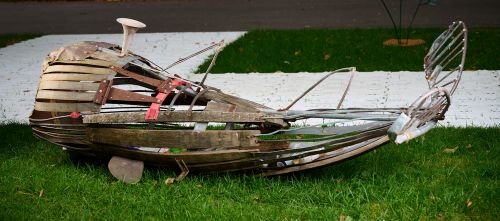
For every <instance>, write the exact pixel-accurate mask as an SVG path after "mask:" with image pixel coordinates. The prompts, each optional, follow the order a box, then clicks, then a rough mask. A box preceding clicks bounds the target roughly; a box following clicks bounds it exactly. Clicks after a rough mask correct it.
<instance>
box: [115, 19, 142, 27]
mask: <svg viewBox="0 0 500 221" xmlns="http://www.w3.org/2000/svg"><path fill="white" fill-rule="evenodd" d="M116 21H117V22H119V23H120V24H122V25H125V26H129V27H134V28H144V27H146V24H144V23H142V22H140V21H137V20H134V19H130V18H117V19H116Z"/></svg>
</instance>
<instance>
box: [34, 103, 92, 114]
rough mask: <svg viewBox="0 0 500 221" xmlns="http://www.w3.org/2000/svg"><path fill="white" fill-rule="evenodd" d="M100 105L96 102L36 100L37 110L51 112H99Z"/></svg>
mask: <svg viewBox="0 0 500 221" xmlns="http://www.w3.org/2000/svg"><path fill="white" fill-rule="evenodd" d="M99 109H100V106H99V105H97V104H95V103H46V102H35V110H37V111H50V112H73V111H77V112H86V111H91V112H97V111H99Z"/></svg>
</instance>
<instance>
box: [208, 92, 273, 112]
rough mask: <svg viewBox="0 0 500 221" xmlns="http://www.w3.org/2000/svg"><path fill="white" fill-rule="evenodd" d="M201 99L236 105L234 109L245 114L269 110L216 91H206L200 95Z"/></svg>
mask: <svg viewBox="0 0 500 221" xmlns="http://www.w3.org/2000/svg"><path fill="white" fill-rule="evenodd" d="M201 98H203V99H207V100H213V101H217V102H221V103H229V104H234V105H236V108H240V109H241V110H243V111H245V112H250V111H254V112H258V111H259V110H261V109H271V108H269V107H266V106H264V105H261V104H258V103H255V102H253V101H249V100H246V99H242V98H239V97H235V96H232V95H229V94H225V93H222V92H218V91H212V90H210V91H207V92H205V93H203V94H202V95H201Z"/></svg>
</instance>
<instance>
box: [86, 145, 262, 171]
mask: <svg viewBox="0 0 500 221" xmlns="http://www.w3.org/2000/svg"><path fill="white" fill-rule="evenodd" d="M91 147H92V149H94V150H95V151H99V152H105V153H108V154H112V155H117V156H123V157H128V158H130V159H137V160H143V161H145V162H148V163H153V164H159V165H171V166H174V167H177V163H176V162H175V159H178V160H183V161H184V162H185V163H186V164H188V166H189V165H190V164H199V163H202V164H206V163H216V162H224V161H234V160H241V159H247V158H250V157H252V153H254V152H257V151H259V150H256V149H251V150H216V151H194V152H182V153H156V152H148V151H142V150H137V149H129V148H124V147H118V146H113V145H104V144H95V143H94V144H92V145H91Z"/></svg>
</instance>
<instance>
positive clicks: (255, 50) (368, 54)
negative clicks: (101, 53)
mask: <svg viewBox="0 0 500 221" xmlns="http://www.w3.org/2000/svg"><path fill="white" fill-rule="evenodd" d="M444 30H445V29H444V28H425V29H416V30H415V31H414V33H413V34H412V35H411V38H421V39H424V40H425V42H426V44H425V45H421V46H415V47H407V48H404V47H395V46H384V45H383V44H382V43H383V42H384V41H385V40H387V39H390V38H393V34H394V33H393V30H392V29H332V30H328V29H322V30H309V29H307V30H256V31H250V32H248V33H246V34H245V35H244V36H243V37H242V38H239V39H238V40H236V41H234V42H233V43H230V44H229V45H227V47H226V48H225V49H224V50H223V51H222V52H221V53H220V54H219V57H218V59H217V64H216V66H214V68H213V69H212V71H211V72H212V73H228V72H235V73H248V72H263V73H268V72H277V71H281V72H301V71H308V72H322V71H330V70H335V69H338V68H343V67H350V66H356V67H357V68H358V70H359V71H379V70H383V71H401V70H408V71H422V70H423V68H422V64H423V57H424V55H425V54H426V52H427V50H428V48H429V46H430V45H431V44H432V42H433V41H434V39H435V38H436V37H437V36H438V35H439V34H440V33H441V32H443V31H444ZM497 42H500V28H471V29H470V30H469V41H468V53H467V59H466V64H465V68H466V69H467V70H478V69H481V70H483V69H486V70H498V69H500V56H499V54H498V52H499V51H500V45H499V44H497ZM208 64H209V61H208V60H207V61H206V62H205V63H203V64H202V65H201V66H200V67H199V68H198V70H197V72H204V71H205V70H206V68H207V67H208Z"/></svg>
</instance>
